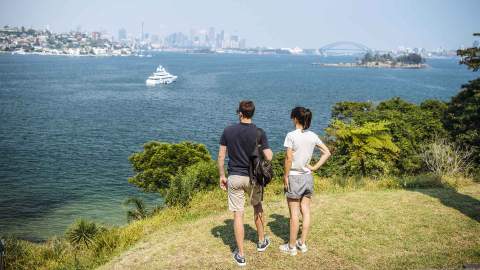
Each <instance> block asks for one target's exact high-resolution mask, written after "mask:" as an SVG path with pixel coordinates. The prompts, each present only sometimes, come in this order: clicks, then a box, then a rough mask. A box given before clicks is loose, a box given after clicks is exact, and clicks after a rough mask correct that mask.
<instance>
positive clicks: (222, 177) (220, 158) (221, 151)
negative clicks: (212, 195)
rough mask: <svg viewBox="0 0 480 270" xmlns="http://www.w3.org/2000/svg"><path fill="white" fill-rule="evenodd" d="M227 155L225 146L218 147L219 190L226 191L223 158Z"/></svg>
mask: <svg viewBox="0 0 480 270" xmlns="http://www.w3.org/2000/svg"><path fill="white" fill-rule="evenodd" d="M226 154H227V146H225V145H220V149H219V150H218V158H217V165H218V175H220V188H222V189H223V190H227V178H226V177H225V156H226Z"/></svg>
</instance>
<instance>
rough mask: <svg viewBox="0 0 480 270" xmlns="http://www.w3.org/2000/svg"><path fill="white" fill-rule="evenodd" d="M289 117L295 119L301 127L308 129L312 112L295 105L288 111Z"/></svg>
mask: <svg viewBox="0 0 480 270" xmlns="http://www.w3.org/2000/svg"><path fill="white" fill-rule="evenodd" d="M290 118H291V119H297V121H298V123H300V125H302V127H303V129H304V130H305V129H308V128H309V127H310V123H311V122H312V112H311V111H310V110H309V109H307V108H305V107H295V108H293V110H292V112H291V113H290Z"/></svg>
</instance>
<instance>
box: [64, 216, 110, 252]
mask: <svg viewBox="0 0 480 270" xmlns="http://www.w3.org/2000/svg"><path fill="white" fill-rule="evenodd" d="M101 230H102V228H101V227H99V226H97V224H96V223H95V222H91V221H87V220H85V219H79V220H77V221H76V222H75V223H73V224H72V225H71V226H70V228H69V229H68V230H67V233H66V237H67V239H68V241H69V242H70V244H71V245H72V246H74V247H76V248H81V247H82V246H85V247H87V248H88V247H89V246H90V245H91V244H92V242H93V239H94V238H95V236H96V235H97V233H98V232H99V231H101Z"/></svg>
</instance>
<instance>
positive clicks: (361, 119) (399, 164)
mask: <svg viewBox="0 0 480 270" xmlns="http://www.w3.org/2000/svg"><path fill="white" fill-rule="evenodd" d="M359 104H361V103H359ZM422 104H423V103H422ZM359 106H360V105H359ZM350 107H355V105H350ZM441 111H442V105H441V102H437V101H426V102H425V103H424V104H423V105H420V106H418V105H416V104H413V103H409V102H406V101H404V100H402V99H400V98H392V99H389V100H385V101H382V102H380V103H379V104H378V105H377V106H376V107H373V108H371V109H369V110H364V111H363V112H362V110H357V111H355V113H353V114H352V118H351V120H352V121H354V122H356V123H357V124H360V125H362V124H364V123H367V122H375V123H376V122H381V121H387V122H389V123H390V124H389V126H388V130H389V131H388V132H389V134H390V135H391V136H392V141H393V142H394V143H395V145H396V146H397V147H398V148H399V149H400V152H399V154H398V158H397V159H396V161H395V163H396V164H395V169H394V171H392V173H395V174H413V173H418V172H420V171H421V170H422V169H423V165H424V164H423V161H422V159H421V157H420V156H419V155H418V149H420V146H421V145H423V144H425V143H428V142H430V141H431V140H432V139H433V138H434V137H435V136H440V137H445V136H446V134H447V132H446V131H445V129H444V127H443V124H442V122H441V119H440V117H438V116H437V114H438V113H440V112H441ZM331 163H332V162H331Z"/></svg>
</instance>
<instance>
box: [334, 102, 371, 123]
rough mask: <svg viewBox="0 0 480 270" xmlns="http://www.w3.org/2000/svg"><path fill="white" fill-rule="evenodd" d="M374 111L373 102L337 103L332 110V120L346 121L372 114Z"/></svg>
mask: <svg viewBox="0 0 480 270" xmlns="http://www.w3.org/2000/svg"><path fill="white" fill-rule="evenodd" d="M373 109H374V106H373V104H372V103H371V102H354V101H343V102H337V103H336V104H335V105H333V108H332V118H335V119H339V120H342V121H346V120H349V119H351V118H353V117H355V116H356V115H358V114H361V113H365V112H371V111H373Z"/></svg>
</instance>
